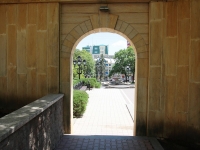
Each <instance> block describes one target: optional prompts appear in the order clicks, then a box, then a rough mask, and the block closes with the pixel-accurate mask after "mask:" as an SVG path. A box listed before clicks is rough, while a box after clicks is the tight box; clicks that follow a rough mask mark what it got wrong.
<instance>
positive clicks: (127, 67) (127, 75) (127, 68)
mask: <svg viewBox="0 0 200 150" xmlns="http://www.w3.org/2000/svg"><path fill="white" fill-rule="evenodd" d="M130 69H131V68H130V67H129V66H126V82H127V81H128V80H127V78H129V72H130Z"/></svg>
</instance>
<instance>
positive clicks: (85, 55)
mask: <svg viewBox="0 0 200 150" xmlns="http://www.w3.org/2000/svg"><path fill="white" fill-rule="evenodd" d="M78 56H81V58H82V60H86V67H85V72H86V73H89V74H90V75H91V76H94V60H93V58H92V55H91V54H90V53H89V52H87V51H86V50H79V49H76V50H75V52H74V55H73V59H74V60H76V59H77V57H78ZM77 69H78V65H76V66H75V67H74V66H73V77H74V78H78V74H77ZM80 78H84V74H83V73H82V74H81V76H80Z"/></svg>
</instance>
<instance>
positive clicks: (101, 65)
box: [96, 54, 106, 81]
mask: <svg viewBox="0 0 200 150" xmlns="http://www.w3.org/2000/svg"><path fill="white" fill-rule="evenodd" d="M105 61H106V60H105V59H104V56H103V54H101V56H100V58H99V59H97V61H96V74H97V76H98V75H99V79H100V81H101V80H102V79H104V78H105Z"/></svg>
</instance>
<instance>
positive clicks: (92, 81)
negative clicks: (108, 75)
mask: <svg viewBox="0 0 200 150" xmlns="http://www.w3.org/2000/svg"><path fill="white" fill-rule="evenodd" d="M81 80H82V81H84V83H85V85H87V84H88V81H89V82H90V87H91V88H94V87H96V83H97V80H96V78H85V79H81Z"/></svg>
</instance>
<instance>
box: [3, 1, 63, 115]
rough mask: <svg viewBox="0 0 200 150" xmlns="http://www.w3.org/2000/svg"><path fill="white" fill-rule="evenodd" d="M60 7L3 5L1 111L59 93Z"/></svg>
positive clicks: (52, 5) (32, 4) (44, 4)
mask: <svg viewBox="0 0 200 150" xmlns="http://www.w3.org/2000/svg"><path fill="white" fill-rule="evenodd" d="M58 12H59V4H56V3H30V4H9V5H7V4H0V18H1V23H0V112H1V111H6V112H10V111H12V110H15V109H17V108H19V107H21V106H24V105H26V104H28V103H30V102H32V101H34V100H35V99H37V98H39V97H42V96H44V95H46V94H48V93H58V91H59V13H58Z"/></svg>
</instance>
